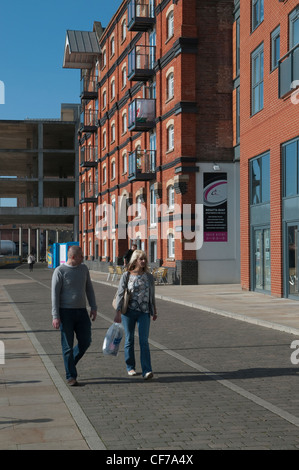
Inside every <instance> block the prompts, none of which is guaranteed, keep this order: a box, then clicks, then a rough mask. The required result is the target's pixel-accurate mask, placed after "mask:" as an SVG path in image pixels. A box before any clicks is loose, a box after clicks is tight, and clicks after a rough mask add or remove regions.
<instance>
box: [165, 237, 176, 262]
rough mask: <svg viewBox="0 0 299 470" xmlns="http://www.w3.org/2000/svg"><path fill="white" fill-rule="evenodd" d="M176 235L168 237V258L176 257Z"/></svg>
mask: <svg viewBox="0 0 299 470" xmlns="http://www.w3.org/2000/svg"><path fill="white" fill-rule="evenodd" d="M174 240H175V239H174V235H173V233H169V234H168V235H167V257H168V258H174V257H175V251H174Z"/></svg>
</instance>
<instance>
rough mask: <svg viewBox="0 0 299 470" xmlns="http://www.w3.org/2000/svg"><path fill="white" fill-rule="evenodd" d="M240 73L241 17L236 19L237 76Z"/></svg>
mask: <svg viewBox="0 0 299 470" xmlns="http://www.w3.org/2000/svg"><path fill="white" fill-rule="evenodd" d="M239 75H240V18H237V20H236V76H237V77H238V76H239Z"/></svg>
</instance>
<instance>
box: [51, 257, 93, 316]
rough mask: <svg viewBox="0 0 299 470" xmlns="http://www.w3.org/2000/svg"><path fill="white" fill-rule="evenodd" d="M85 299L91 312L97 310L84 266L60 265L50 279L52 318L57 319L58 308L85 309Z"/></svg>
mask: <svg viewBox="0 0 299 470" xmlns="http://www.w3.org/2000/svg"><path fill="white" fill-rule="evenodd" d="M86 297H87V299H88V303H89V305H90V307H91V309H92V310H97V305H96V299H95V294H94V290H93V286H92V282H91V279H90V275H89V270H88V268H87V266H86V265H85V264H79V265H78V266H69V265H68V264H61V265H60V266H58V267H57V268H56V269H55V270H54V273H53V277H52V316H53V318H59V308H86Z"/></svg>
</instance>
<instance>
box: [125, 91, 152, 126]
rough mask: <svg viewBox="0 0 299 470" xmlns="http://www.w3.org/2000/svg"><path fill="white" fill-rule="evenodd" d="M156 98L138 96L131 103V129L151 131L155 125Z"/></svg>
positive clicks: (129, 123)
mask: <svg viewBox="0 0 299 470" xmlns="http://www.w3.org/2000/svg"><path fill="white" fill-rule="evenodd" d="M155 118H156V100H153V99H146V98H136V99H135V100H133V101H132V103H130V104H129V122H128V130H129V131H136V132H138V131H149V130H151V129H152V128H153V127H155V125H156V122H155Z"/></svg>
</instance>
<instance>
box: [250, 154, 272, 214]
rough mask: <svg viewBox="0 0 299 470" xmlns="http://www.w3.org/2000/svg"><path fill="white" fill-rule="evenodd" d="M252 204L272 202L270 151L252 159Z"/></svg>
mask: <svg viewBox="0 0 299 470" xmlns="http://www.w3.org/2000/svg"><path fill="white" fill-rule="evenodd" d="M250 194H251V205H256V204H264V203H268V202H270V153H266V154H264V155H261V156H259V157H257V158H254V159H253V160H251V161H250Z"/></svg>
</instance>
